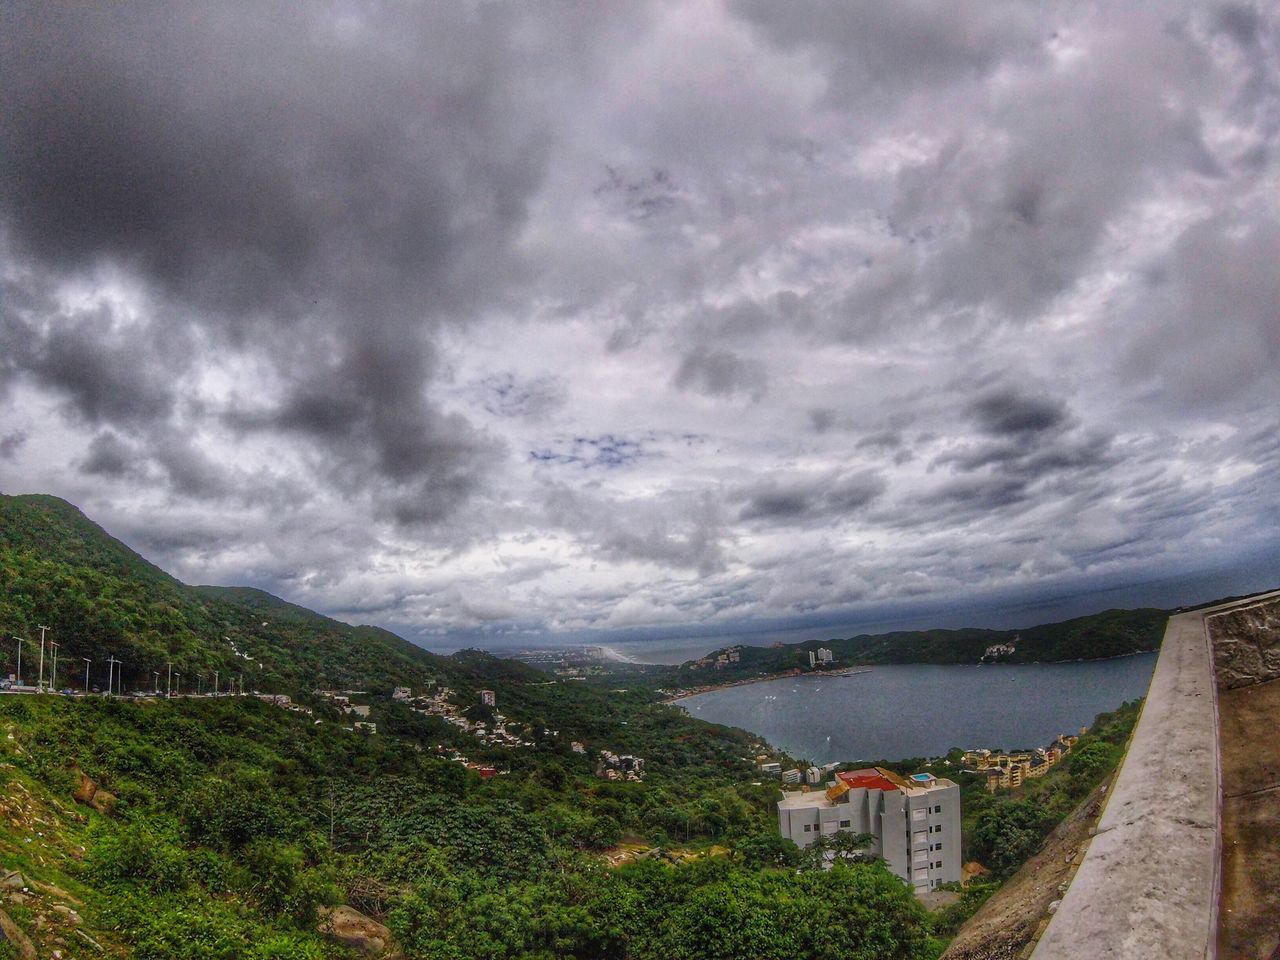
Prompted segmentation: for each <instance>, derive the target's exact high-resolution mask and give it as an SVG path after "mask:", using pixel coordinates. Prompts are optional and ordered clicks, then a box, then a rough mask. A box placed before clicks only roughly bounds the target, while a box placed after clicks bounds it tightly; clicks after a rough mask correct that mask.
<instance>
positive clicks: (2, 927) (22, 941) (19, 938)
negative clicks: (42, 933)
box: [0, 910, 38, 960]
mask: <svg viewBox="0 0 1280 960" xmlns="http://www.w3.org/2000/svg"><path fill="white" fill-rule="evenodd" d="M0 937H3V938H4V939H5V940H7V941H9V945H10V946H12V947H13V950H14V952H15V953H16V954H17V955H18V960H38V958H37V956H36V947H35V944H34V943H32V942H31V938H30V937H28V936H27V935H26V934H25V933H23V932H22V930H21V928H19V926H18V925H17V924H16V923H14V922H13V920H11V919H10V918H9V915H8V914H7V913H5V912H4V911H3V910H0Z"/></svg>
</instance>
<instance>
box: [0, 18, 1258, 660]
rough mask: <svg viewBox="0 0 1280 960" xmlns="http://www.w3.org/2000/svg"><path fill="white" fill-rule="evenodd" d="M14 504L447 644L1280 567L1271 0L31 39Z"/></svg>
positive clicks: (15, 28) (2, 380)
mask: <svg viewBox="0 0 1280 960" xmlns="http://www.w3.org/2000/svg"><path fill="white" fill-rule="evenodd" d="M0 46H2V48H3V56H2V57H0V64H2V66H0V70H2V71H3V85H4V89H5V91H6V93H5V96H4V97H3V98H0V286H2V289H0V485H3V488H4V489H5V490H6V491H7V492H18V491H22V490H48V491H52V492H55V493H59V494H61V495H64V496H67V497H68V498H70V499H72V500H74V501H75V502H77V503H79V504H80V505H81V506H82V507H84V508H85V509H86V510H87V511H88V512H89V513H90V514H91V515H93V516H95V517H97V518H100V519H101V520H103V521H104V522H106V523H107V524H108V525H109V526H110V527H111V528H112V529H113V530H115V531H118V532H120V533H122V534H123V535H125V537H126V538H127V539H128V540H129V541H130V542H131V543H132V544H133V545H135V546H136V547H138V548H139V549H141V550H142V551H143V552H145V553H147V554H148V555H149V556H152V557H153V558H155V559H156V560H157V561H158V562H160V563H161V564H162V565H164V566H166V567H167V568H168V569H170V570H172V571H173V572H175V573H176V574H177V575H179V576H181V577H183V578H184V579H187V580H192V581H202V582H252V583H254V584H257V585H261V586H264V587H267V588H268V589H272V590H274V591H277V592H280V593H283V594H284V595H286V596H288V597H290V598H291V599H294V600H297V601H298V602H302V603H306V604H308V605H311V606H314V607H317V608H319V609H323V610H326V611H330V612H333V613H335V614H337V615H340V616H343V617H346V618H349V619H352V620H360V621H372V622H377V623H381V624H385V625H388V626H391V627H393V628H396V629H400V630H403V631H405V632H407V633H409V634H410V635H413V636H415V637H419V638H422V639H424V640H426V641H427V642H440V643H446V642H453V641H456V640H457V639H458V638H464V637H465V638H477V637H479V638H481V639H482V640H484V641H486V642H489V643H492V644H501V643H504V642H514V641H516V640H520V639H523V638H529V637H537V636H541V635H543V634H546V633H548V632H552V633H557V634H561V635H565V636H578V635H582V636H587V635H598V634H600V633H602V632H603V633H608V632H610V631H620V630H626V631H633V632H634V631H651V632H653V633H660V632H668V633H669V632H679V631H681V630H688V631H707V630H718V629H723V630H724V631H726V632H729V631H732V630H734V629H737V628H741V627H744V626H749V625H752V624H760V623H778V624H781V623H787V622H800V621H801V620H803V621H804V622H820V621H823V620H824V619H825V620H826V621H829V622H832V623H835V622H840V621H847V620H849V619H850V618H856V617H859V616H864V615H865V616H867V617H871V616H873V615H874V614H875V613H876V612H877V611H878V610H882V609H884V608H886V607H888V606H896V605H900V604H901V603H903V602H906V601H910V600H911V599H912V598H917V599H919V600H920V601H921V602H925V601H927V602H930V603H933V604H940V603H947V602H956V603H959V602H965V603H971V602H973V601H974V600H975V599H980V598H982V597H984V596H990V597H995V596H1013V595H1018V596H1023V597H1033V596H1035V595H1038V594H1049V593H1055V592H1060V591H1063V590H1067V589H1072V588H1074V586H1075V585H1078V584H1083V583H1097V582H1099V580H1100V579H1105V580H1107V581H1109V582H1113V583H1114V582H1119V581H1123V580H1125V579H1130V580H1134V581H1137V580H1142V579H1148V578H1151V577H1155V576H1160V575H1162V574H1171V573H1179V572H1184V571H1190V570H1195V569H1199V568H1203V567H1206V566H1211V565H1214V564H1218V563H1225V562H1229V561H1231V560H1232V559H1234V558H1237V557H1239V556H1243V555H1246V554H1249V553H1250V552H1254V551H1258V550H1262V549H1267V548H1269V547H1273V546H1274V544H1275V543H1276V542H1277V534H1280V517H1278V516H1277V513H1276V509H1275V504H1276V503H1277V502H1280V480H1278V479H1277V478H1278V477H1280V445H1278V443H1277V441H1276V437H1277V436H1278V435H1280V377H1277V376H1276V370H1277V367H1278V365H1280V313H1278V312H1277V311H1278V310H1280V306H1278V305H1280V271H1277V269H1276V265H1277V264H1278V263H1280V164H1278V162H1277V151H1278V150H1280V70H1278V68H1277V63H1280V56H1278V55H1280V20H1278V19H1277V16H1276V13H1275V10H1274V9H1273V8H1271V7H1270V6H1267V5H1262V4H1257V5H1249V4H1231V5H1218V6H1212V5H1204V4H1187V5H1186V6H1185V7H1183V6H1179V5H1177V4H1173V5H1170V4H1164V5H1160V6H1159V8H1145V7H1136V6H1135V5H1133V4H1124V3H1101V4H1087V5H1081V4H1065V3H1064V4H1047V5H1040V6H1036V7H1031V6H1028V5H1026V4H1022V3H980V4H979V3H973V4H959V5H956V6H954V7H952V8H950V9H948V10H945V11H941V10H939V9H938V8H937V6H936V5H934V4H924V3H915V2H904V3H895V4H889V5H886V4H883V3H870V2H868V3H862V2H853V3H849V2H844V3H825V2H816V0H814V2H808V0H806V2H801V3H793V4H788V5H786V6H779V5H777V4H772V3H760V2H755V0H743V2H691V3H669V2H652V3H633V4H625V5H605V6H601V7H583V6H581V5H568V4H560V3H518V4H516V3H511V4H507V3H499V2H492V3H479V4H451V5H440V4H431V5H418V6H414V5H404V6H396V5H386V6H373V7H370V6H364V5H357V4H346V3H337V4H331V5H311V6H302V7H299V6H298V5H287V4H270V3H246V4H236V3H230V4H213V5H210V4H196V3H165V4H154V5H148V4H131V5H128V6H127V7H119V6H112V7H93V6H84V5H65V4H27V5H24V4H12V5H9V6H7V7H6V8H5V9H4V10H3V11H2V12H0Z"/></svg>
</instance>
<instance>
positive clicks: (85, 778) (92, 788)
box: [71, 768, 98, 805]
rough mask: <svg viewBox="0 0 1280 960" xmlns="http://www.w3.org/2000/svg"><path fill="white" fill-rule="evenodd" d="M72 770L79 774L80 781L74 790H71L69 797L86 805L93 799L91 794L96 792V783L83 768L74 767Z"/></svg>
mask: <svg viewBox="0 0 1280 960" xmlns="http://www.w3.org/2000/svg"><path fill="white" fill-rule="evenodd" d="M74 772H75V773H77V774H79V775H80V782H79V783H78V784H77V786H76V788H75V790H73V791H72V792H71V797H72V799H74V800H75V802H76V803H83V804H86V805H87V804H88V803H89V801H91V800H92V799H93V795H94V794H95V793H97V792H98V785H97V784H96V783H94V782H93V779H92V778H91V777H90V776H89V775H88V774H87V773H85V772H84V771H83V770H81V769H79V768H76V770H75V771H74Z"/></svg>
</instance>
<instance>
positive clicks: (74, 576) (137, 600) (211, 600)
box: [0, 495, 542, 692]
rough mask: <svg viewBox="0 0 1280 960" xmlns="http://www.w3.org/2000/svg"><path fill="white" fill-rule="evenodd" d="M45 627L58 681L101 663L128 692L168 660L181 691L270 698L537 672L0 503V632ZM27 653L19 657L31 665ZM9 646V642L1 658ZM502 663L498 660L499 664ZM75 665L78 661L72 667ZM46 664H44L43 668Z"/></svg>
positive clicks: (38, 507) (77, 521) (62, 506)
mask: <svg viewBox="0 0 1280 960" xmlns="http://www.w3.org/2000/svg"><path fill="white" fill-rule="evenodd" d="M42 623H43V624H46V625H48V626H49V627H50V629H51V631H52V633H51V635H50V639H51V640H55V641H57V642H58V643H59V644H61V647H60V651H59V659H60V662H61V663H62V664H64V665H65V667H66V672H65V673H62V674H61V675H62V676H64V677H67V678H68V679H67V682H68V683H72V682H73V681H75V680H76V678H79V680H78V682H76V683H75V685H77V686H79V685H80V684H82V683H83V673H82V672H81V671H82V669H83V661H82V659H81V658H83V657H87V658H89V659H90V660H91V661H92V664H91V667H90V669H91V682H93V683H97V684H99V685H101V686H104V687H105V686H106V678H107V669H108V668H107V667H106V661H107V658H108V657H115V658H116V659H118V660H121V661H123V663H124V666H123V667H122V668H119V669H121V670H122V671H123V673H122V676H123V681H124V686H125V687H126V688H132V687H135V686H144V685H145V686H149V685H150V683H151V681H152V676H151V674H152V671H159V672H161V673H162V675H166V676H167V665H168V664H169V663H172V664H173V666H174V669H175V671H178V672H180V673H181V674H182V675H183V678H184V679H183V684H184V686H194V685H196V684H198V683H202V684H204V686H205V688H206V689H207V688H208V685H209V684H210V683H212V682H213V676H214V673H215V671H216V672H217V674H218V677H219V683H220V685H225V684H227V683H228V682H229V681H231V680H232V679H233V678H243V680H244V683H245V685H246V689H248V688H249V687H250V686H252V687H254V688H257V689H261V690H267V691H279V692H296V691H300V690H304V689H313V688H315V687H342V688H366V687H371V688H375V689H379V690H385V689H388V688H389V687H391V686H397V685H400V686H411V687H421V686H424V685H426V684H428V683H429V682H430V681H432V680H436V681H439V682H443V683H447V684H449V685H451V686H457V685H461V686H462V687H464V688H470V687H473V686H476V685H477V684H478V685H480V686H483V685H484V684H485V683H486V682H489V681H491V680H492V679H494V677H495V676H508V677H510V676H512V675H513V674H519V675H520V676H521V677H523V678H524V679H530V680H531V679H535V678H538V677H541V676H542V675H541V674H540V673H539V672H538V671H536V670H534V669H533V668H530V667H526V666H524V665H522V664H513V663H511V662H509V661H499V660H497V659H496V658H493V657H488V656H487V655H484V654H475V653H472V654H469V655H468V656H466V657H458V656H454V657H442V656H439V655H437V654H433V653H431V652H429V651H427V650H423V649H422V648H421V647H418V646H415V645H414V644H412V643H410V642H409V641H407V640H405V639H403V638H401V637H398V636H396V635H395V634H393V633H391V632H389V631H387V630H382V629H380V628H378V627H370V626H360V627H353V626H350V625H349V624H345V623H341V622H339V621H337V620H332V619H330V618H329V617H325V616H322V615H320V614H318V613H315V612H313V611H311V610H307V609H305V608H303V607H300V606H297V605H295V604H292V603H289V602H287V601H285V600H281V599H280V598H279V597H275V596H272V595H271V594H269V593H266V592H264V591H262V590H255V589H252V588H249V587H207V586H204V587H198V586H197V587H193V586H188V585H186V584H184V583H182V582H180V581H179V580H177V579H175V578H174V577H172V576H170V575H169V574H167V573H165V572H164V571H163V570H161V569H160V568H159V567H157V566H155V565H154V564H152V563H150V562H148V561H147V560H146V559H144V558H143V557H141V556H139V555H138V554H137V553H135V552H134V551H133V550H131V549H129V547H127V546H125V545H124V544H123V543H121V542H120V541H119V540H116V539H115V538H114V537H112V536H111V535H110V534H108V533H107V532H106V531H105V530H103V529H102V528H101V527H100V526H98V525H97V524H96V523H94V522H93V521H91V520H90V519H89V518H87V517H86V516H85V515H84V514H83V513H81V512H80V511H79V510H78V509H77V508H76V507H74V506H73V505H71V504H70V503H67V502H66V501H65V500H60V499H58V498H57V497H52V496H44V495H30V496H0V631H3V632H4V633H5V634H6V635H17V636H21V637H25V638H26V639H27V640H28V641H33V640H34V639H35V638H36V637H38V636H39V630H38V625H39V624H42ZM33 649H35V648H34V646H33V645H32V644H31V643H28V645H27V646H26V648H25V650H24V670H23V673H24V676H30V673H29V672H28V671H27V669H26V664H32V666H34V661H33V660H31V659H28V658H30V657H31V656H32V651H33ZM15 650H16V646H15V645H14V644H13V643H12V642H11V641H9V642H6V643H5V646H4V658H5V662H8V663H10V664H11V666H10V669H12V663H13V660H14V658H15V657H14V655H15ZM498 664H502V666H501V667H498ZM73 665H74V666H73ZM46 669H48V665H47V664H46ZM198 677H199V678H200V679H198Z"/></svg>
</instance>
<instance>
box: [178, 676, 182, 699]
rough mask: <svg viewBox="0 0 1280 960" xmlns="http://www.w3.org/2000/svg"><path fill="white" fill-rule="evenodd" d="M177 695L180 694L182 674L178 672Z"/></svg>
mask: <svg viewBox="0 0 1280 960" xmlns="http://www.w3.org/2000/svg"><path fill="white" fill-rule="evenodd" d="M178 696H182V674H178Z"/></svg>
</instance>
